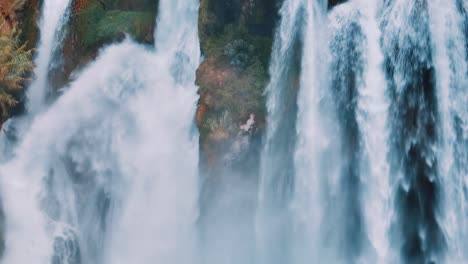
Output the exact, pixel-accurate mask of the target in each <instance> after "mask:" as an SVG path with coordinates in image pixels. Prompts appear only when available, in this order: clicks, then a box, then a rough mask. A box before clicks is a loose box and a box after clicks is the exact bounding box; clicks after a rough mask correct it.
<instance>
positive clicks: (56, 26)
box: [27, 0, 70, 113]
mask: <svg viewBox="0 0 468 264" xmlns="http://www.w3.org/2000/svg"><path fill="white" fill-rule="evenodd" d="M69 6H70V0H45V1H43V3H42V13H41V20H40V23H39V29H40V30H39V32H40V37H39V44H38V46H37V51H36V52H37V57H36V58H35V60H34V64H35V65H36V68H35V70H34V75H35V80H34V82H33V83H32V84H31V86H30V87H29V88H28V91H27V99H28V102H27V108H28V111H29V113H38V112H39V111H40V110H42V107H43V106H44V103H45V99H46V95H47V92H48V74H49V67H50V64H51V62H52V57H53V54H54V51H55V50H56V49H57V48H58V47H59V46H60V44H61V39H60V34H59V33H60V31H61V30H62V27H63V25H64V24H65V23H67V18H68V14H67V10H68V7H69Z"/></svg>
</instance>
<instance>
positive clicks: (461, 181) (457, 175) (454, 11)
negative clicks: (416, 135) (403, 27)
mask: <svg viewBox="0 0 468 264" xmlns="http://www.w3.org/2000/svg"><path fill="white" fill-rule="evenodd" d="M467 7H468V4H467V3H466V1H465V2H463V1H456V0H452V1H429V2H428V9H429V12H430V13H429V20H430V31H431V36H432V50H433V56H434V68H435V71H436V85H437V97H438V111H439V113H438V114H439V116H440V124H439V126H440V127H441V128H440V133H441V136H440V139H439V140H440V147H439V149H438V153H437V158H438V160H439V162H440V169H439V174H440V178H441V186H442V189H443V195H444V202H443V207H444V209H443V213H444V217H443V220H442V223H441V225H442V228H443V229H444V233H445V236H446V239H447V245H448V251H447V261H449V262H450V263H461V262H466V261H468V254H467V252H466V248H467V247H468V239H467V237H468V224H467V222H466V219H467V217H468V205H467V201H468V193H467V190H468V180H467V175H468V166H467V160H468V125H467V122H468V107H467V102H468V93H467V89H466V88H467V87H468V62H467V58H468V50H467V43H468V39H467V37H468V35H467V34H468V32H467V29H468V24H467V23H468V20H467V16H468V14H467Z"/></svg>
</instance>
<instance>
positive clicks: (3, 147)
mask: <svg viewBox="0 0 468 264" xmlns="http://www.w3.org/2000/svg"><path fill="white" fill-rule="evenodd" d="M70 2H71V0H47V1H42V4H41V5H42V12H41V19H40V23H39V33H40V37H39V42H38V45H37V48H36V54H37V55H36V57H35V59H34V65H35V69H34V80H33V82H32V83H31V85H30V86H29V87H28V88H27V91H26V108H27V110H28V113H27V117H26V118H14V119H12V120H8V121H7V122H6V124H5V128H4V131H5V133H1V134H0V161H2V160H6V159H9V158H10V156H11V153H10V152H11V149H12V148H13V147H14V145H15V144H16V141H17V139H18V138H21V137H22V136H23V135H22V134H23V133H24V131H25V130H27V126H28V125H29V121H28V120H27V119H28V118H29V117H31V116H35V115H36V114H37V113H38V112H40V111H42V110H43V108H44V104H45V100H46V96H47V93H48V92H50V90H49V83H48V81H49V72H50V68H51V66H53V63H54V56H56V52H57V51H58V50H59V48H60V46H61V44H62V38H63V34H62V33H63V28H64V25H65V24H66V23H67V19H68V15H69V14H68V11H69V7H70Z"/></svg>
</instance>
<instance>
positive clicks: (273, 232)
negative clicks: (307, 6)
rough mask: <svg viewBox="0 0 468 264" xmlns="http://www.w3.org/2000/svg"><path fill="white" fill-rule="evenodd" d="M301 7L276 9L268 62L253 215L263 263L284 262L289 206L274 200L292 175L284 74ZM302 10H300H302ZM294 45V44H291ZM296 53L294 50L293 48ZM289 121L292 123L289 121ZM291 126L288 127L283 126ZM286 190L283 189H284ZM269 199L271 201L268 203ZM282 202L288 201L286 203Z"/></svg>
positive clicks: (298, 2)
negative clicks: (264, 124) (278, 17)
mask: <svg viewBox="0 0 468 264" xmlns="http://www.w3.org/2000/svg"><path fill="white" fill-rule="evenodd" d="M303 8H304V1H303V0H292V1H285V2H284V3H283V6H282V7H281V10H280V15H281V17H282V19H281V22H280V24H279V26H278V29H277V31H276V34H275V41H274V43H273V53H272V58H271V64H270V69H269V70H270V76H271V79H270V82H269V84H268V86H267V87H266V94H267V100H268V101H267V111H268V118H269V122H268V128H267V131H266V139H265V147H264V149H263V152H262V156H261V168H260V187H259V203H258V210H257V217H256V232H257V240H258V241H257V243H258V247H259V248H258V250H259V251H260V253H259V254H260V257H259V258H260V262H261V263H265V264H272V263H282V262H283V261H287V258H288V257H287V256H286V255H287V253H285V252H287V251H288V249H287V248H285V247H287V245H286V244H287V242H286V241H284V240H285V239H286V238H285V237H284V234H283V233H287V232H288V231H286V230H287V226H286V225H287V222H285V221H284V219H285V218H286V217H287V215H288V211H289V208H288V207H286V208H284V207H282V206H281V205H279V204H278V203H276V202H274V201H281V200H285V199H287V197H284V196H287V194H284V193H285V192H288V188H290V187H289V186H288V184H287V179H284V178H285V177H288V176H289V177H291V178H292V177H293V175H288V174H292V172H290V171H289V170H288V167H289V166H291V165H290V164H287V161H286V159H287V155H290V154H291V153H289V152H290V151H288V150H289V149H290V148H292V147H293V146H291V145H292V142H284V141H283V140H282V139H283V138H285V139H286V140H290V137H289V134H288V133H287V131H288V130H291V131H292V133H290V134H292V136H294V131H295V127H294V123H292V122H288V121H289V120H288V119H292V118H293V117H292V116H291V115H292V114H295V113H290V112H291V110H290V109H289V108H291V106H290V105H291V104H294V103H295V100H296V98H295V97H292V98H291V94H294V93H295V92H294V91H293V89H294V88H293V87H291V84H288V83H287V82H288V79H287V78H288V77H289V76H288V75H291V73H290V71H291V65H290V64H292V62H291V61H292V60H293V57H294V55H295V54H294V53H295V50H294V48H295V47H297V44H298V43H297V42H298V41H300V40H299V39H298V38H299V35H300V34H301V33H302V32H300V24H301V23H302V21H301V16H302V15H301V10H302V9H303ZM302 11H303V10H302ZM295 45H296V46H295ZM296 52H297V50H296ZM291 123H292V124H291ZM284 126H291V127H284ZM285 189H286V190H285ZM272 200H273V202H272ZM286 204H288V203H287V202H286Z"/></svg>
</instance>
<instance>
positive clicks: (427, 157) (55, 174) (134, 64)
mask: <svg viewBox="0 0 468 264" xmlns="http://www.w3.org/2000/svg"><path fill="white" fill-rule="evenodd" d="M333 2H334V3H336V4H337V3H339V4H337V5H336V6H334V7H330V6H328V7H327V1H325V0H285V1H284V2H283V5H282V8H281V10H280V15H281V21H280V23H279V24H278V29H277V31H276V35H275V41H274V46H273V53H272V59H271V65H270V70H269V73H270V77H271V79H270V82H269V84H268V86H267V88H266V95H267V110H268V122H267V130H266V135H265V142H264V148H263V150H262V153H261V155H262V157H261V164H260V179H261V180H260V189H259V195H258V207H257V214H256V219H255V230H252V229H250V228H249V227H250V225H251V224H252V225H253V223H251V222H253V221H252V220H250V218H249V217H248V216H247V217H246V215H248V214H244V211H243V210H246V211H248V210H249V209H250V206H251V200H247V199H245V200H243V199H239V197H237V196H241V197H243V196H242V195H244V193H242V191H245V190H243V188H244V187H245V188H247V187H246V186H243V185H241V184H240V182H238V181H236V180H231V181H229V180H226V186H225V187H224V186H223V189H221V190H217V191H220V192H230V193H228V194H226V195H224V196H217V197H215V198H212V199H218V198H220V200H222V201H216V202H219V204H216V205H217V206H219V207H223V206H226V207H227V208H218V207H216V206H214V207H215V208H214V209H213V210H212V211H211V212H209V213H208V214H206V212H204V213H205V214H206V216H205V219H203V220H204V221H205V222H204V225H203V228H202V227H200V226H201V225H200V224H197V223H196V222H197V219H198V217H199V215H198V214H199V211H200V210H199V208H198V207H203V206H206V204H203V203H204V202H207V201H206V200H203V199H199V197H198V196H199V193H198V192H199V182H198V162H199V161H198V152H199V146H198V133H197V132H196V129H195V127H194V116H195V106H196V102H197V98H198V96H197V94H196V90H197V88H196V86H195V85H194V83H195V72H196V69H197V67H198V65H199V63H200V47H199V44H198V43H199V40H198V35H197V19H198V16H197V14H198V9H199V1H198V0H160V1H159V9H158V10H159V14H158V18H157V23H156V24H157V27H156V31H155V32H154V34H155V47H154V48H150V47H143V46H140V45H137V44H135V43H133V42H132V41H130V40H125V41H123V42H122V43H120V44H114V45H111V46H109V47H107V48H105V49H103V50H102V51H101V52H100V54H99V56H98V57H97V58H96V60H95V62H93V63H91V64H90V65H88V66H87V68H85V69H84V70H83V71H82V72H81V73H80V75H79V76H77V78H76V80H75V81H73V82H72V83H70V84H69V87H64V90H65V92H64V94H63V95H62V96H61V97H60V98H58V99H57V101H56V102H55V103H53V104H52V105H50V106H48V107H46V105H45V104H46V100H45V97H46V94H47V92H48V91H47V87H48V77H47V76H48V73H49V68H50V66H51V65H52V63H53V59H52V58H53V54H54V52H55V51H56V50H57V47H59V46H60V45H61V41H60V34H59V32H60V31H61V28H62V27H63V23H64V22H65V20H64V19H63V18H64V17H66V12H67V11H66V10H67V6H69V3H68V1H58V0H55V1H52V0H45V1H44V3H43V7H44V9H43V14H42V20H41V42H40V44H39V48H38V57H37V58H36V64H37V69H36V80H35V81H34V83H33V84H32V86H31V88H30V90H29V92H28V100H29V101H28V105H27V106H28V107H27V108H28V111H29V112H30V114H31V115H34V116H36V118H34V119H32V121H31V124H30V126H29V124H28V126H29V127H28V130H27V131H24V133H22V135H21V136H20V137H19V139H20V141H19V142H18V144H17V147H16V149H14V151H13V155H12V158H11V159H9V161H8V162H7V163H4V164H0V181H1V184H0V188H1V196H2V204H3V207H4V213H5V220H6V225H5V231H6V233H5V244H6V249H5V253H4V256H3V258H2V259H1V260H0V261H1V263H7V264H17V263H39V264H50V263H52V264H88V263H103V264H129V263H138V264H140V263H141V264H146V263H164V264H187V263H190V264H192V263H195V264H196V263H204V264H206V263H215V262H216V263H234V262H235V261H237V260H239V259H240V260H241V262H243V263H259V264H284V263H291V264H306V263H311V262H317V263H416V264H419V263H421V264H427V263H449V264H451V263H454V264H455V263H457V264H458V263H465V262H467V261H468V253H467V251H466V248H467V247H468V239H467V236H468V224H467V222H466V219H467V217H468V179H467V173H468V166H467V163H466V161H467V157H468V125H467V122H468V121H467V120H468V108H467V106H466V102H467V101H468V98H467V93H466V87H468V66H467V64H468V63H467V58H468V55H467V52H468V45H467V43H468V42H467V36H468V33H467V28H468V20H467V19H468V18H467V13H466V11H467V9H468V6H467V5H468V4H467V3H466V1H462V0H448V1H442V0H432V1H429V0H414V1H410V2H409V1H406V0H381V1H371V2H369V1H366V0H349V1H333ZM28 122H29V121H28ZM23 134H24V135H23ZM222 176H223V177H226V178H227V177H233V175H229V174H228V173H227V175H222ZM223 180H224V179H223ZM232 184H238V185H236V186H231V185H232ZM248 187H250V186H248ZM236 192H239V193H240V194H236ZM246 192H247V191H246ZM236 195H237V196H236ZM223 199H224V200H223ZM230 199H232V200H235V201H232V200H230ZM236 199H238V200H240V201H237V200H236ZM225 200H227V201H225ZM211 202H212V201H211ZM199 203H200V204H199ZM207 203H208V202H207ZM232 204H235V206H233V207H230V206H232ZM244 207H247V209H245V208H244ZM231 208H234V209H236V210H233V212H229V210H231ZM223 213H224V214H226V215H225V216H224V215H223V216H222V217H219V216H218V215H216V214H223ZM249 213H250V211H249ZM210 217H213V218H216V219H210ZM244 218H246V219H247V220H246V219H244ZM198 220H200V219H198ZM246 222H248V223H247V224H246ZM245 225H248V227H247V228H246V227H245ZM208 229H209V230H208ZM227 229H229V230H227ZM204 232H207V233H209V234H208V235H207V234H205V233H204ZM254 232H255V234H253V233H254ZM246 233H248V234H247V235H246ZM237 235H238V236H237ZM250 235H252V236H250ZM254 235H255V236H256V237H255V239H252V240H255V242H256V243H257V245H256V248H255V249H252V250H250V249H247V247H249V246H250V245H253V242H252V241H245V243H244V241H242V239H244V238H245V237H248V238H250V237H252V238H253V237H254ZM205 238H206V241H205V240H204V239H205ZM239 243H243V245H239ZM231 247H237V248H231ZM211 251H216V252H211ZM236 254H239V255H241V256H238V255H236Z"/></svg>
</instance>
